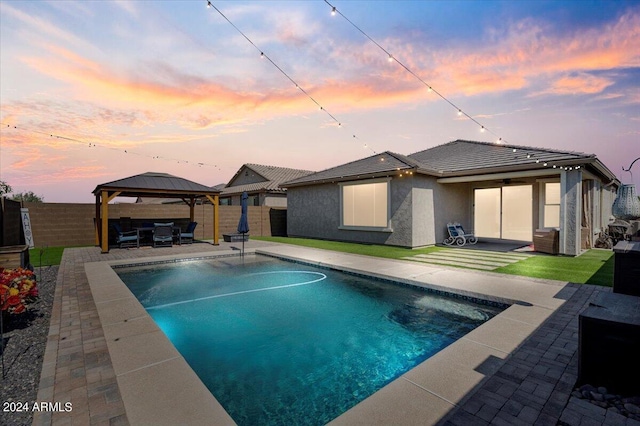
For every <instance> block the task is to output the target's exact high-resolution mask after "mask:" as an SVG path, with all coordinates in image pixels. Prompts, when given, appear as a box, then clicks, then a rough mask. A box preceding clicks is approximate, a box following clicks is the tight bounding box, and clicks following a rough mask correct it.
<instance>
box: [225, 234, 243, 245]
mask: <svg viewBox="0 0 640 426" xmlns="http://www.w3.org/2000/svg"><path fill="white" fill-rule="evenodd" d="M243 236H244V240H245V241H249V234H222V238H224V241H225V242H226V243H234V242H237V241H242V237H243Z"/></svg>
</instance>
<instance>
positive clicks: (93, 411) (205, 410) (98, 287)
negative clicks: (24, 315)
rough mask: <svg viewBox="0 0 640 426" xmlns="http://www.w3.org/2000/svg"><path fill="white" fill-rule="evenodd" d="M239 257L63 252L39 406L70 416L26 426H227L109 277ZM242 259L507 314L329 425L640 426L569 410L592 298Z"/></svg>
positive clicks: (284, 250) (183, 251) (478, 279)
mask: <svg viewBox="0 0 640 426" xmlns="http://www.w3.org/2000/svg"><path fill="white" fill-rule="evenodd" d="M236 247H237V244H221V245H220V246H212V245H208V244H193V245H189V246H177V247H174V248H165V249H144V250H143V249H137V250H136V249H134V250H112V251H111V252H110V253H108V254H101V253H100V250H99V249H98V248H94V247H90V248H76V249H67V250H65V253H64V256H63V261H62V263H61V265H60V270H59V272H58V280H57V286H56V297H55V301H54V305H53V312H52V318H51V326H50V332H49V340H48V343H47V349H46V352H45V358H44V362H43V367H42V374H41V380H40V390H39V393H38V401H48V402H61V403H62V404H64V403H65V402H71V403H72V406H73V409H72V411H69V412H44V413H36V415H35V416H34V424H38V425H40V424H43V425H44V424H55V425H59V424H60V425H62V424H134V425H137V424H178V423H180V424H216V425H219V424H234V423H233V421H232V420H231V418H230V417H229V416H228V415H227V414H226V412H225V411H224V410H223V409H222V407H221V406H220V405H219V404H218V403H217V401H216V400H215V398H214V397H213V396H212V395H211V394H210V393H209V392H208V391H207V389H206V388H205V387H204V385H203V384H202V382H201V381H200V380H199V379H198V378H197V376H195V373H193V371H192V370H191V369H190V368H189V367H188V365H187V364H186V361H184V359H183V358H182V356H180V354H179V353H177V351H176V350H175V348H173V345H171V344H170V343H169V342H168V340H167V339H166V337H164V334H163V333H162V332H161V331H160V330H159V329H158V327H157V326H156V325H155V323H153V321H151V320H150V318H149V316H148V315H147V314H146V311H145V310H144V309H143V308H142V307H141V306H140V304H139V303H138V302H137V300H135V298H134V297H133V296H132V295H131V293H130V292H129V291H128V289H126V286H124V284H122V283H121V281H120V280H119V279H118V278H117V275H116V274H115V272H114V271H113V270H112V268H111V265H114V264H131V263H140V262H150V261H161V260H170V259H175V258H180V257H182V258H193V257H205V256H212V255H217V254H225V253H228V254H233V253H235V254H237V251H234V250H232V248H236ZM246 248H247V250H248V251H249V250H250V251H256V252H258V253H260V252H262V253H264V254H268V255H275V256H279V257H284V258H291V259H296V260H302V261H306V262H309V263H316V264H319V265H322V266H326V267H335V268H337V269H343V270H347V271H351V272H359V273H364V274H370V275H374V276H378V277H381V278H387V279H393V280H399V281H402V282H407V283H411V284H413V285H422V286H427V287H432V288H434V289H437V290H442V291H447V292H451V293H457V294H463V295H468V296H472V297H481V298H484V299H489V300H496V301H510V302H517V303H516V304H513V305H512V306H511V307H509V308H508V309H506V310H505V311H503V312H502V313H501V314H499V315H498V316H496V317H495V318H493V319H492V320H490V321H488V322H487V323H485V324H483V325H482V326H480V327H478V328H477V329H475V330H474V331H472V332H471V333H469V334H467V335H466V336H464V337H463V338H462V339H460V340H458V341H457V342H455V343H453V344H452V345H450V346H449V347H447V348H445V349H444V350H443V351H441V352H439V353H438V354H436V355H435V356H433V357H432V358H430V359H428V360H426V361H425V362H424V363H422V364H420V365H419V366H418V367H416V368H414V369H412V370H411V371H409V372H407V373H405V374H404V375H403V376H401V377H400V378H398V379H396V380H395V381H393V382H392V383H390V384H389V385H387V386H385V387H384V388H383V389H381V390H380V391H378V392H376V393H375V394H373V395H372V396H371V397H369V398H367V399H366V400H364V401H363V402H361V403H360V404H358V405H356V406H355V407H353V408H352V409H350V410H349V411H347V412H346V413H344V414H343V415H341V416H340V417H338V418H337V419H335V420H334V421H333V422H332V424H336V425H341V424H348V425H351V424H367V425H371V424H394V423H395V424H420V425H425V424H438V423H442V424H444V423H446V424H489V423H496V424H500V423H502V424H556V423H557V422H558V421H559V420H560V421H562V422H564V423H566V424H576V425H577V424H580V422H582V421H583V420H584V421H585V422H586V421H587V420H593V419H594V418H602V422H600V423H601V424H606V421H607V419H610V420H611V422H614V421H618V423H611V424H629V425H630V424H639V423H638V422H635V421H633V420H630V419H626V418H624V417H622V416H619V417H621V418H622V419H620V418H616V417H615V416H613V415H610V413H607V412H606V411H605V410H604V409H601V408H600V407H597V406H591V407H589V405H590V404H588V403H585V404H586V405H585V404H578V403H577V402H576V401H570V393H571V391H572V387H573V385H574V383H575V380H576V374H577V355H576V351H577V347H578V339H577V331H578V323H577V320H578V318H577V314H578V313H579V312H580V311H581V310H582V309H583V307H584V306H585V305H586V304H587V303H588V300H589V299H590V298H591V297H592V296H593V293H594V292H598V291H610V289H607V288H601V287H595V286H588V285H575V284H569V283H564V282H557V281H548V280H536V279H529V278H523V277H514V276H506V275H501V274H495V273H484V272H470V271H466V270H461V269H454V268H444V267H438V266H434V265H423V264H416V263H415V262H410V261H396V260H388V259H380V258H372V257H367V256H360V255H351V254H346V253H337V252H331V251H324V250H316V249H308V248H303V247H299V246H289V245H284V244H274V243H267V242H261V241H250V242H249V243H247V244H246ZM114 277H115V279H114ZM480 295H482V296H480ZM568 402H569V404H567V403H568ZM598 410H601V411H603V412H604V413H602V412H599V411H598ZM613 414H615V413H613ZM620 421H622V423H619V422H620ZM632 422H633V423H632Z"/></svg>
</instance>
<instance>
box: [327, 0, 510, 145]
mask: <svg viewBox="0 0 640 426" xmlns="http://www.w3.org/2000/svg"><path fill="white" fill-rule="evenodd" d="M324 2H325V3H326V4H327V5H329V6H330V7H331V14H332V15H334V16H335V15H336V14H340V16H342V17H343V18H344V19H345V21H347V22H348V23H349V24H351V26H352V27H353V28H355V29H356V30H358V31H359V32H360V33H361V34H362V35H363V36H365V37H366V38H367V39H369V41H371V42H372V43H373V44H375V45H376V46H377V47H378V48H379V49H380V50H382V51H383V52H384V53H386V54H387V56H388V57H389V58H393V61H394V62H396V63H397V64H398V65H400V66H401V67H402V68H404V70H405V71H407V72H408V73H409V74H411V75H412V76H413V77H415V78H416V79H417V80H418V81H419V82H420V83H422V84H423V85H425V86H426V87H427V89H428V91H429V92H433V93H435V94H436V95H438V96H439V97H440V98H441V99H442V100H444V101H445V102H447V103H448V104H449V105H451V106H452V107H453V108H455V109H456V110H457V111H458V116H462V115H464V116H465V117H467V118H468V119H469V120H471V121H472V122H474V123H475V124H477V125H478V126H480V131H481V132H484V131H485V130H486V131H487V132H489V133H491V134H492V135H494V136H496V137H498V135H497V134H496V133H494V132H492V131H491V130H489V129H487V128H485V126H483V125H482V124H481V123H480V122H479V121H478V120H476V119H475V118H473V117H472V116H471V115H469V114H467V113H466V112H464V111H463V110H462V108H460V107H458V106H457V105H455V104H454V103H453V102H452V101H450V100H449V99H448V98H447V97H445V96H444V95H443V94H442V93H440V92H438V91H437V90H435V89H434V88H433V87H432V86H431V85H430V84H428V83H427V82H426V81H424V80H423V79H422V78H420V76H418V75H417V74H416V73H415V72H413V71H412V70H411V69H410V68H409V67H408V66H406V65H405V64H404V63H403V62H402V61H400V60H399V59H398V58H397V57H394V56H392V55H391V52H389V51H388V50H387V49H385V48H384V47H382V46H381V45H380V44H379V43H378V42H377V41H375V40H374V39H373V38H372V37H371V36H370V35H369V34H367V33H366V32H364V30H363V29H362V28H360V27H359V26H358V25H356V24H355V23H354V22H353V21H351V20H350V19H349V18H347V17H346V16H345V15H344V14H343V13H342V12H340V11H339V10H338V9H336V7H335V6H334V5H332V4H331V3H329V1H328V0H324ZM390 60H391V59H390ZM500 140H502V138H500ZM504 142H505V143H506V141H504Z"/></svg>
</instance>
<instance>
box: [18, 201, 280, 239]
mask: <svg viewBox="0 0 640 426" xmlns="http://www.w3.org/2000/svg"><path fill="white" fill-rule="evenodd" d="M24 207H26V208H28V209H29V215H30V218H31V227H32V230H33V237H34V241H35V244H36V247H58V246H67V247H68V246H90V245H95V243H96V240H95V228H94V218H95V209H96V208H95V204H71V203H24ZM218 208H219V215H220V218H219V224H220V236H221V238H222V234H227V233H235V232H236V229H237V227H238V221H239V220H240V206H218ZM248 216H249V217H248V219H249V230H250V231H249V235H251V236H272V235H286V209H277V208H275V209H274V208H272V207H267V206H249V207H248ZM118 218H131V219H133V220H142V219H144V220H150V221H166V220H167V219H170V220H179V221H180V222H181V223H182V222H184V223H187V222H188V221H189V207H188V206H187V205H178V204H134V203H131V204H126V203H123V204H109V221H110V222H111V221H112V220H114V219H118ZM195 221H196V222H198V226H197V227H196V230H195V238H196V239H201V240H210V239H212V238H213V207H212V206H211V205H210V204H205V205H203V206H196V207H195Z"/></svg>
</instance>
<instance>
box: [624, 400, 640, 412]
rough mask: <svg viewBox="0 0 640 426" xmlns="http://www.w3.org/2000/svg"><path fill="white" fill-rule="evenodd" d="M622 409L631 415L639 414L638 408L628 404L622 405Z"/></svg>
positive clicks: (639, 409) (639, 408)
mask: <svg viewBox="0 0 640 426" xmlns="http://www.w3.org/2000/svg"><path fill="white" fill-rule="evenodd" d="M624 409H625V410H627V411H628V412H629V413H631V414H640V407H638V406H637V405H635V404H632V403H630V402H627V403H626V404H624Z"/></svg>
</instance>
